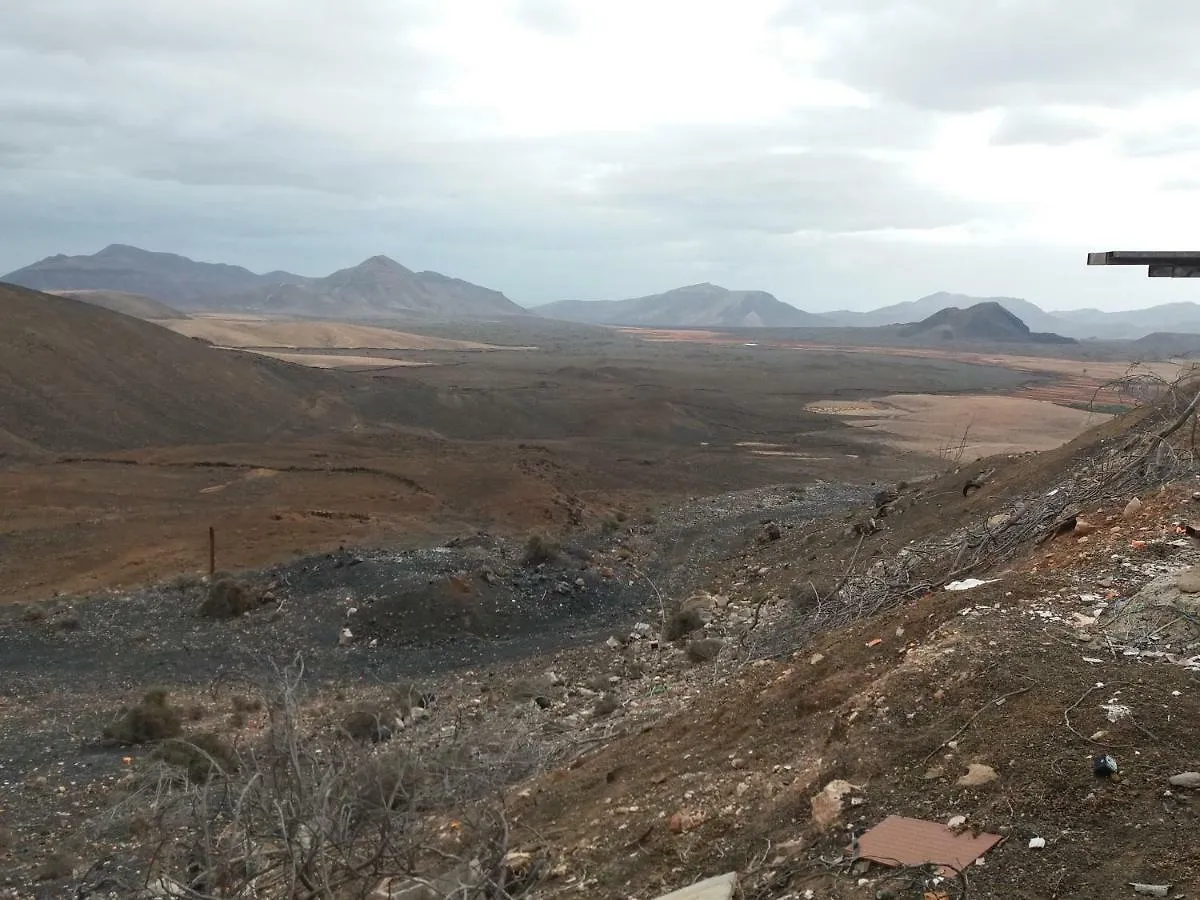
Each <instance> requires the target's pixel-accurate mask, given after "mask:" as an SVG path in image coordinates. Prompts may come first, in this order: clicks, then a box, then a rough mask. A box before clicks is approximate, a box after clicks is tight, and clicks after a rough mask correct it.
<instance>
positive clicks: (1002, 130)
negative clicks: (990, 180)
mask: <svg viewBox="0 0 1200 900" xmlns="http://www.w3.org/2000/svg"><path fill="white" fill-rule="evenodd" d="M1104 134H1105V130H1104V129H1103V128H1101V127H1100V126H1098V125H1096V124H1095V123H1093V122H1089V121H1087V120H1086V119H1080V118H1077V117H1072V116H1066V115H1056V114H1055V113H1052V112H1048V111H1045V110H1039V109H1016V110H1010V111H1008V112H1006V113H1005V114H1004V117H1003V118H1002V119H1001V120H1000V124H999V125H997V126H996V130H995V131H994V132H993V133H992V143H993V144H995V145H997V146H1003V145H1014V144H1041V145H1044V146H1061V145H1064V144H1074V143H1076V142H1078V141H1086V140H1091V139H1094V138H1098V137H1101V136H1102V135H1104Z"/></svg>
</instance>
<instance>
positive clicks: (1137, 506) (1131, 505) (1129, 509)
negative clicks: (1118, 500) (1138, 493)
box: [1121, 497, 1145, 519]
mask: <svg viewBox="0 0 1200 900" xmlns="http://www.w3.org/2000/svg"><path fill="white" fill-rule="evenodd" d="M1144 506H1145V504H1144V503H1142V501H1141V500H1139V499H1138V498H1137V497H1134V498H1133V499H1132V500H1130V501H1129V502H1128V503H1126V504H1125V509H1124V510H1123V511H1122V512H1121V515H1122V516H1124V517H1125V518H1126V519H1132V518H1134V517H1135V516H1136V515H1137V514H1138V513H1140V512H1141V511H1142V508H1143V507H1144Z"/></svg>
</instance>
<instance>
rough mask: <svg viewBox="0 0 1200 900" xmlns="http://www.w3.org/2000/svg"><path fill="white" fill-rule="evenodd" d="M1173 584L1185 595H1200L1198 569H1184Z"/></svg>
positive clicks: (1199, 574) (1199, 573)
mask: <svg viewBox="0 0 1200 900" xmlns="http://www.w3.org/2000/svg"><path fill="white" fill-rule="evenodd" d="M1175 584H1176V585H1177V586H1178V587H1179V589H1180V590H1181V591H1183V592H1184V593H1185V594H1200V569H1198V568H1197V567H1196V566H1192V567H1191V568H1189V569H1184V570H1183V571H1182V572H1180V573H1179V577H1178V579H1177V580H1176V582H1175Z"/></svg>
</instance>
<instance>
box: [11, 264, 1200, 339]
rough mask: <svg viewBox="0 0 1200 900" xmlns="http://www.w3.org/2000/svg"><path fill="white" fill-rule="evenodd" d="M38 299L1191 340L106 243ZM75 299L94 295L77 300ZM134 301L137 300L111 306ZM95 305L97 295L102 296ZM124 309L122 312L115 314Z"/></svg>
mask: <svg viewBox="0 0 1200 900" xmlns="http://www.w3.org/2000/svg"><path fill="white" fill-rule="evenodd" d="M0 281H6V282H10V283H12V284H17V285H21V286H23V287H28V288H33V289H35V290H40V291H51V292H60V293H67V292H69V293H70V294H71V295H72V296H76V297H78V298H79V299H84V300H89V301H90V302H93V303H101V304H105V303H107V304H113V303H116V304H118V305H116V306H113V308H114V309H120V305H119V304H125V305H126V307H127V309H128V310H129V311H133V310H139V311H136V312H133V314H134V315H140V316H142V317H145V318H153V317H156V316H162V315H164V311H163V310H157V311H154V310H153V309H152V307H150V306H147V301H149V302H153V301H157V302H158V303H161V304H166V305H167V306H168V307H169V308H174V309H177V310H182V311H184V312H189V311H197V310H208V311H240V312H263V313H277V314H282V315H295V316H314V317H323V318H343V319H405V320H414V319H415V320H431V321H432V320H443V321H445V320H455V319H494V318H497V317H507V316H521V315H528V314H530V313H534V314H536V315H539V316H544V317H547V318H554V319H563V320H566V321H571V322H582V323H587V324H594V325H630V326H641V327H659V328H755V327H765V328H826V327H827V328H845V327H855V328H878V327H885V326H892V325H907V324H911V323H916V322H922V321H924V320H925V319H928V318H929V316H931V315H933V314H934V313H937V312H939V311H941V310H943V309H949V308H954V307H957V308H960V309H966V308H968V307H971V306H974V305H976V304H979V303H995V304H998V305H999V306H1001V307H1003V308H1004V309H1006V310H1008V311H1009V312H1011V313H1012V314H1014V315H1015V316H1017V318H1019V319H1020V320H1021V321H1022V322H1023V323H1024V324H1025V325H1027V326H1028V327H1029V329H1030V331H1031V333H1033V334H1039V333H1046V334H1058V335H1063V336H1066V337H1073V338H1079V339H1089V338H1092V339H1098V340H1130V339H1134V340H1136V339H1138V338H1141V337H1144V336H1147V335H1150V334H1154V333H1164V334H1200V304H1197V303H1167V304H1162V305H1160V306H1154V307H1150V308H1149V309H1139V310H1125V311H1121V312H1104V311H1101V310H1098V309H1079V310H1064V311H1051V312H1047V311H1046V310H1044V309H1042V308H1041V307H1039V306H1037V305H1036V304H1033V303H1030V302H1029V301H1028V300H1022V299H1020V298H1018V297H971V296H967V295H965V294H951V293H944V292H943V293H936V294H930V295H929V296H927V297H922V298H920V299H919V300H912V301H908V302H905V303H897V304H894V305H892V306H885V307H882V308H880V309H875V310H871V311H869V312H856V311H852V310H837V311H835V312H826V313H813V312H807V311H805V310H802V309H799V308H797V307H795V306H793V305H791V304H789V303H785V302H783V301H782V300H779V299H778V298H776V297H774V296H773V295H771V294H769V293H767V292H766V291H748V290H728V289H726V288H723V287H720V286H718V285H714V284H696V285H690V286H687V287H681V288H676V289H674V290H670V291H666V292H665V293H661V294H652V295H651V296H648V297H635V298H633V299H629V300H582V301H581V300H564V301H560V302H557V303H550V304H547V305H546V306H539V307H535V308H533V309H530V310H527V309H524V308H523V307H520V306H518V305H517V304H516V303H514V302H513V301H512V300H510V299H509V298H508V297H506V296H504V294H502V293H500V292H499V291H495V290H491V289H489V288H485V287H480V286H479V285H475V284H471V283H470V282H467V281H462V280H460V279H457V278H451V277H448V276H446V275H441V274H439V273H437V272H416V271H413V270H411V269H407V268H405V267H404V266H402V265H401V264H400V263H398V262H395V261H394V260H391V259H389V258H388V257H386V256H373V257H371V258H370V259H367V260H365V261H364V262H362V263H360V264H359V265H357V266H353V267H351V268H348V269H342V270H340V271H338V272H334V273H333V274H332V275H327V276H325V277H323V278H306V277H304V276H302V275H296V274H293V273H291V272H282V271H276V272H268V273H266V274H262V275H260V274H257V273H255V272H251V271H250V270H249V269H245V268H242V267H241V266H230V265H224V264H220V263H204V262H196V261H195V260H191V259H188V258H187V257H185V256H178V255H176V254H173V253H154V252H150V251H147V250H141V249H139V248H137V247H131V246H128V245H126V244H113V245H111V246H109V247H105V248H104V249H103V250H101V251H100V252H99V253H95V254H92V255H90V256H65V255H62V254H59V255H57V256H51V257H47V258H46V259H43V260H40V261H39V262H36V263H34V264H32V265H30V266H26V267H24V268H22V269H18V270H16V271H15V272H10V273H9V274H7V275H4V276H2V277H0ZM81 291H89V292H97V291H99V292H105V293H103V294H93V295H91V296H87V295H84V294H81V293H80V292H81ZM117 295H136V296H137V297H139V298H142V299H140V300H137V301H134V300H130V299H128V298H125V299H118V298H117ZM106 298H107V299H106ZM121 311H126V310H121Z"/></svg>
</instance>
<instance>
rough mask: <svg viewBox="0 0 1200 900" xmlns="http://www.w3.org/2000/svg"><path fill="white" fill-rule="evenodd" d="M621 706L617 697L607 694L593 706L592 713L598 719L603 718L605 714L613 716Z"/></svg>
mask: <svg viewBox="0 0 1200 900" xmlns="http://www.w3.org/2000/svg"><path fill="white" fill-rule="evenodd" d="M620 708H621V704H620V703H618V702H617V699H616V697H613V696H612V695H611V694H606V695H605V696H603V697H601V698H600V699H599V700H597V701H596V704H595V705H594V706H593V707H592V715H593V716H595V717H596V718H597V719H602V718H604V717H605V716H611V715H612V714H613V713H615V712H616V711H617V710H618V709H620Z"/></svg>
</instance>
